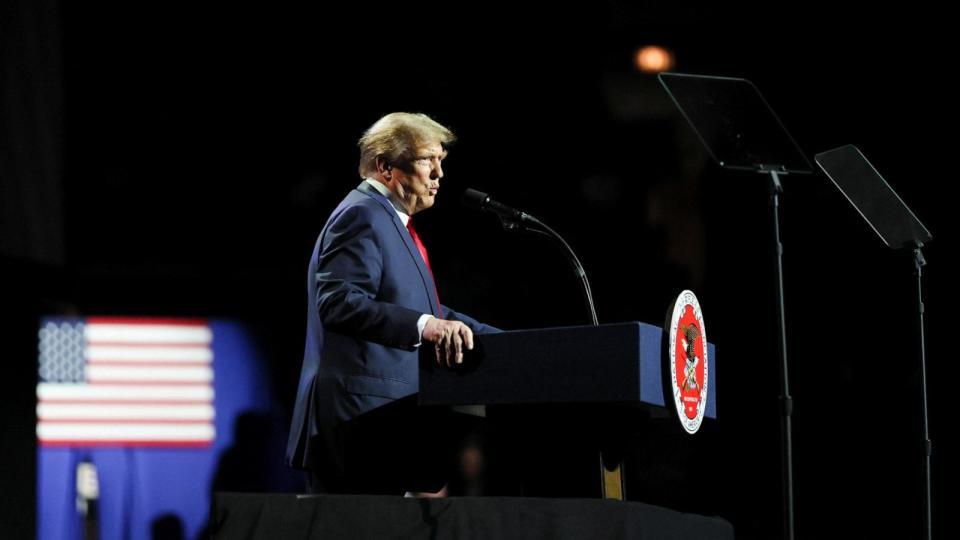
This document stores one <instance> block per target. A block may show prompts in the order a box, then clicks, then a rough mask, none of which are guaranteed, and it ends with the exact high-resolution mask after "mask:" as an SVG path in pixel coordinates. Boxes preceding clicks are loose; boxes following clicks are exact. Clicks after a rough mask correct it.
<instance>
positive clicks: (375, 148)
mask: <svg viewBox="0 0 960 540" xmlns="http://www.w3.org/2000/svg"><path fill="white" fill-rule="evenodd" d="M456 139H457V137H456V136H455V135H454V134H453V132H452V131H450V130H449V129H447V128H446V127H444V126H442V125H440V124H439V123H437V121H435V120H434V119H432V118H430V117H429V116H427V115H425V114H422V113H416V114H414V113H404V112H395V113H390V114H388V115H386V116H384V117H383V118H381V119H379V120H377V121H376V122H375V123H374V124H373V125H372V126H370V128H369V129H367V131H366V132H364V134H363V137H360V141H359V142H357V145H358V146H359V147H360V176H361V177H363V178H367V177H370V176H373V174H374V173H375V172H377V158H378V157H382V158H383V159H384V160H386V162H387V163H390V164H393V163H396V162H399V161H402V160H405V159H412V158H413V157H415V156H414V152H416V150H417V148H418V147H421V146H424V145H428V144H433V143H436V142H439V143H440V144H442V145H443V146H444V147H446V146H447V145H448V144H450V143H452V142H453V141H455V140H456Z"/></svg>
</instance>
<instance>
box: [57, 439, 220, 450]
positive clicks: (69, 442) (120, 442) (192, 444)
mask: <svg viewBox="0 0 960 540" xmlns="http://www.w3.org/2000/svg"><path fill="white" fill-rule="evenodd" d="M212 444H213V441H212V440H209V441H206V440H205V441H183V440H180V441H137V440H125V439H117V440H113V441H83V440H77V439H40V445H41V446H63V447H77V446H97V447H100V446H124V447H126V446H152V447H176V448H206V447H208V446H210V445H212Z"/></svg>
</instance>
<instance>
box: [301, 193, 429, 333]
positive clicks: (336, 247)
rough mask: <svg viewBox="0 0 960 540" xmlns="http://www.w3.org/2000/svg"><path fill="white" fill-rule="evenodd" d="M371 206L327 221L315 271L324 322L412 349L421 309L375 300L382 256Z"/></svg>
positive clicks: (351, 208)
mask: <svg viewBox="0 0 960 540" xmlns="http://www.w3.org/2000/svg"><path fill="white" fill-rule="evenodd" d="M372 222H373V216H372V214H371V210H370V209H369V208H367V207H364V206H360V205H358V206H353V207H350V208H348V209H346V210H345V211H344V212H343V213H341V214H340V215H339V216H337V217H335V218H334V220H333V221H332V222H331V223H330V225H329V226H328V229H327V231H326V234H325V237H324V239H323V245H322V246H321V249H320V252H319V254H318V260H317V261H316V262H317V270H316V273H315V279H316V290H317V298H316V305H317V310H318V313H319V315H320V320H321V321H322V322H323V325H324V326H325V327H326V328H328V329H330V330H332V331H334V332H337V333H341V334H345V335H349V336H353V337H356V338H359V339H363V340H367V341H373V342H375V343H380V344H382V345H387V346H390V347H396V348H400V349H407V350H413V349H414V348H415V346H416V344H417V343H418V342H419V340H420V337H419V336H418V335H417V319H418V318H419V317H420V315H422V314H421V313H419V312H417V311H415V310H412V309H408V308H405V307H402V306H398V305H396V304H391V303H389V302H382V301H379V300H377V291H378V290H379V289H380V280H381V278H382V271H383V256H382V253H381V246H380V244H379V241H380V240H379V238H378V236H377V233H376V230H375V228H374V227H373V226H372Z"/></svg>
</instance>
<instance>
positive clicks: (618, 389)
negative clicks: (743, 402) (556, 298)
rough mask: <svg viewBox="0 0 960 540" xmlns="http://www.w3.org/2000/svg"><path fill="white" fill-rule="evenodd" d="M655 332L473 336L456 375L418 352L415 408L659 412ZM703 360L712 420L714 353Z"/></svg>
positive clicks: (619, 329)
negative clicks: (589, 406) (596, 406)
mask: <svg viewBox="0 0 960 540" xmlns="http://www.w3.org/2000/svg"><path fill="white" fill-rule="evenodd" d="M662 341H663V330H661V329H660V328H659V327H656V326H653V325H649V324H645V323H641V322H628V323H616V324H604V325H599V326H571V327H562V328H544V329H536V330H516V331H509V332H502V333H497V334H484V335H479V336H475V349H474V351H471V352H470V353H469V354H468V355H467V357H466V359H465V361H464V367H463V368H457V369H447V368H440V367H437V366H436V365H435V363H434V362H433V361H432V358H431V356H432V354H433V351H432V350H424V351H423V358H422V361H421V366H422V367H421V370H420V403H421V404H423V405H479V404H484V405H497V404H533V403H540V404H548V403H557V404H559V403H609V404H644V405H649V406H653V407H664V406H665V402H664V397H663V388H664V383H663V369H662V365H663V364H662V358H661V349H662ZM707 351H708V352H707V354H708V359H709V370H708V388H709V391H708V392H707V404H706V409H705V415H706V416H707V417H708V418H716V415H717V413H716V395H717V392H716V391H717V384H716V373H717V369H716V368H717V363H716V353H715V347H714V346H713V345H712V344H708V345H707Z"/></svg>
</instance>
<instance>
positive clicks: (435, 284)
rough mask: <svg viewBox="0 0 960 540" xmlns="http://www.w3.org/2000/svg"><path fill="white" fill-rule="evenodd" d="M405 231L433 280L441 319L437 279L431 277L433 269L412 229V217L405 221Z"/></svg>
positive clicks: (441, 311)
mask: <svg viewBox="0 0 960 540" xmlns="http://www.w3.org/2000/svg"><path fill="white" fill-rule="evenodd" d="M407 230H408V231H410V237H411V238H413V243H414V244H416V246H417V249H418V250H420V256H421V257H423V262H424V263H425V264H426V265H427V270H428V271H429V272H430V277H431V278H433V293H434V294H435V295H436V297H437V313H439V314H440V316H441V317H442V316H443V308H441V307H440V293H439V292H437V279H436V278H434V277H433V268H431V267H430V257H428V256H427V247H426V246H424V245H423V242H422V241H421V240H420V235H419V234H417V230H416V229H414V228H413V218H412V217H411V218H410V219H408V220H407Z"/></svg>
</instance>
